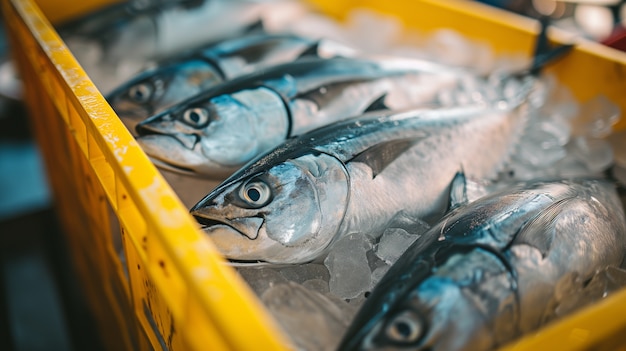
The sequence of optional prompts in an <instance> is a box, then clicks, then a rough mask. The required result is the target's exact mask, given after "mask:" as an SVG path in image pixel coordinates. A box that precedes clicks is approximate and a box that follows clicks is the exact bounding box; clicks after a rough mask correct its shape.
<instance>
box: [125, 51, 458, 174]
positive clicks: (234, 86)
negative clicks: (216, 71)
mask: <svg viewBox="0 0 626 351" xmlns="http://www.w3.org/2000/svg"><path fill="white" fill-rule="evenodd" d="M465 75H468V73H467V72H465V71H459V70H455V69H450V68H448V67H445V66H440V65H438V64H435V63H431V62H427V61H419V60H404V59H384V60H383V59H381V60H378V59H362V58H342V57H336V58H330V59H322V58H319V57H311V58H302V59H299V60H297V61H295V62H291V63H287V64H282V65H277V66H272V67H269V68H264V69H262V70H260V71H257V72H254V73H251V74H247V75H244V76H241V77H238V78H235V79H233V80H231V81H228V82H225V83H223V84H220V85H218V86H216V87H214V88H211V89H209V90H207V91H205V92H203V93H201V94H199V95H197V96H195V97H193V98H190V99H188V100H186V101H184V102H181V103H179V104H176V105H174V106H172V107H171V108H169V109H167V110H165V111H163V112H161V113H160V114H157V115H155V116H153V117H151V118H149V119H147V120H145V121H143V122H141V123H140V124H138V125H137V132H138V133H139V134H140V137H139V138H138V139H137V141H138V142H139V144H140V145H141V146H142V147H143V149H144V150H145V151H146V153H147V154H148V155H149V156H150V157H151V158H152V159H153V160H155V163H157V165H159V166H161V167H162V168H166V169H171V170H174V171H177V172H181V173H190V174H192V175H196V176H204V177H210V178H218V179H224V176H225V175H228V174H231V173H232V172H233V171H235V170H236V169H238V168H239V167H241V166H242V165H243V164H245V163H246V162H248V161H249V160H251V159H252V158H253V157H255V156H257V155H258V154H260V153H263V152H265V151H267V150H270V149H272V148H273V147H276V146H277V145H280V143H282V142H283V141H284V140H285V139H287V138H290V137H293V136H296V135H300V134H302V133H304V132H307V131H309V130H312V129H314V128H317V127H320V126H322V125H326V124H329V123H332V122H335V121H338V120H341V119H346V118H348V117H350V116H355V115H359V114H361V113H363V112H365V111H367V110H375V109H380V108H403V107H404V108H406V107H409V106H415V105H419V104H420V103H427V102H433V101H435V100H436V97H437V94H438V92H439V91H440V90H441V89H446V87H450V86H454V85H455V84H457V82H458V80H459V78H460V77H463V76H465Z"/></svg>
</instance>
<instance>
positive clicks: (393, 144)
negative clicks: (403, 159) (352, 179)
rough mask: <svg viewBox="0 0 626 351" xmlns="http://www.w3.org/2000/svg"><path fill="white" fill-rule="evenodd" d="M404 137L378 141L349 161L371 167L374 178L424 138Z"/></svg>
mask: <svg viewBox="0 0 626 351" xmlns="http://www.w3.org/2000/svg"><path fill="white" fill-rule="evenodd" d="M426 136H427V135H426V133H424V136H423V137H418V138H406V139H398V140H391V141H384V142H381V143H378V144H376V145H374V146H372V147H370V148H369V149H366V150H364V151H362V152H361V153H359V154H358V155H356V156H354V157H353V158H352V159H351V160H349V161H348V163H349V162H360V163H363V164H366V165H367V166H368V167H370V168H371V169H372V178H376V176H377V175H379V174H380V173H381V172H382V171H383V170H384V169H385V168H387V166H389V164H391V163H392V162H393V161H394V160H395V159H396V158H398V157H399V156H400V155H402V154H403V153H404V152H405V151H407V150H408V149H409V148H411V147H412V146H413V145H414V144H416V143H417V142H419V141H420V140H422V139H423V138H426Z"/></svg>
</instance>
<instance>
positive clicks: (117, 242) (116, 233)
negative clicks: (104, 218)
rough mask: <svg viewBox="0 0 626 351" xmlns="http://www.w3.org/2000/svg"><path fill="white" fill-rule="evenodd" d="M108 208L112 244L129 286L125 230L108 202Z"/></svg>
mask: <svg viewBox="0 0 626 351" xmlns="http://www.w3.org/2000/svg"><path fill="white" fill-rule="evenodd" d="M107 207H108V209H109V226H110V230H109V232H110V233H111V243H112V244H113V250H115V252H116V254H117V255H116V256H117V258H118V259H119V261H120V265H121V267H122V270H123V271H124V277H125V278H126V283H127V284H128V265H127V261H126V252H125V251H124V245H123V243H122V235H123V230H124V229H123V228H122V227H121V225H120V221H119V220H118V219H117V215H116V214H115V211H113V208H112V207H111V205H108V202H107Z"/></svg>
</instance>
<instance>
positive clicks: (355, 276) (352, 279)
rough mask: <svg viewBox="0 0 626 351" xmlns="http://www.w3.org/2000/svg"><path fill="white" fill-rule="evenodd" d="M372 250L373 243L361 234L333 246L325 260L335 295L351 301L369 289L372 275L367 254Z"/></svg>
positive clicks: (331, 290)
mask: <svg viewBox="0 0 626 351" xmlns="http://www.w3.org/2000/svg"><path fill="white" fill-rule="evenodd" d="M370 248H371V243H370V242H369V240H368V239H367V238H366V237H365V236H364V235H361V234H350V235H347V236H345V237H343V238H341V239H340V240H339V241H337V243H335V245H333V247H332V249H331V251H330V253H329V254H328V256H327V257H326V259H324V265H325V266H326V267H327V268H328V271H329V272H330V281H329V286H330V292H331V293H332V294H333V295H335V296H337V297H339V298H342V299H351V298H355V297H357V296H358V295H359V294H361V293H363V292H364V291H366V290H367V289H369V286H370V282H371V275H370V268H369V266H368V262H367V256H366V252H367V250H369V249H370Z"/></svg>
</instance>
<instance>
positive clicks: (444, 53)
mask: <svg viewBox="0 0 626 351" xmlns="http://www.w3.org/2000/svg"><path fill="white" fill-rule="evenodd" d="M426 50H428V51H430V52H432V53H433V55H434V57H435V58H437V59H438V60H439V61H440V62H442V63H444V64H447V65H453V66H464V67H470V66H471V65H472V61H473V57H472V54H473V51H472V44H471V43H470V42H469V41H468V40H467V39H466V38H465V37H464V36H462V35H461V34H460V33H458V32H456V31H454V30H451V29H439V30H437V31H435V32H434V33H433V34H432V35H431V37H430V38H429V39H428V40H427V44H426Z"/></svg>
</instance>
